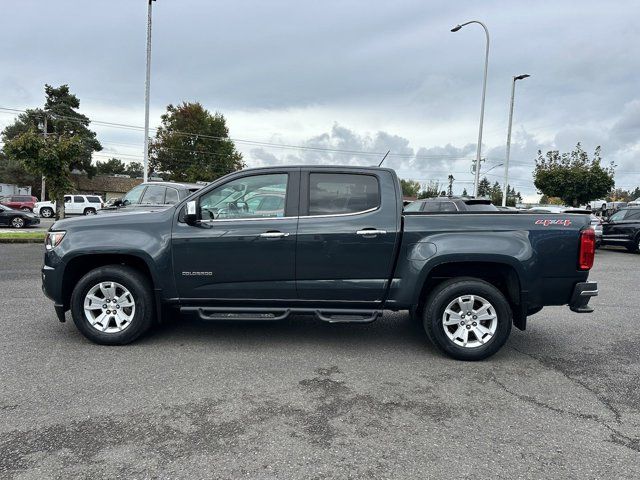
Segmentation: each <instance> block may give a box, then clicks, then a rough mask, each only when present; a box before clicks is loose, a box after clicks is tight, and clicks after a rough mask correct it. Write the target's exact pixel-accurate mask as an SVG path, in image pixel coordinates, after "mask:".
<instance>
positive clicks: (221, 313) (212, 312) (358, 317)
mask: <svg viewBox="0 0 640 480" xmlns="http://www.w3.org/2000/svg"><path fill="white" fill-rule="evenodd" d="M180 313H189V314H194V313H195V314H196V315H198V316H199V317H200V319H201V320H207V321H278V320H284V319H285V318H287V317H288V316H289V315H291V314H307V315H309V314H311V315H315V316H316V318H317V319H318V320H322V321H323V322H328V323H371V322H373V321H375V320H377V319H378V317H380V316H381V315H382V310H346V309H342V308H323V309H317V308H259V307H255V308H253V307H247V308H241V307H233V308H232V307H180Z"/></svg>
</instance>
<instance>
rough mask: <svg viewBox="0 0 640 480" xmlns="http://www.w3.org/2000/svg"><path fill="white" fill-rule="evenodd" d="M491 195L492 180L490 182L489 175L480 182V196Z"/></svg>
mask: <svg viewBox="0 0 640 480" xmlns="http://www.w3.org/2000/svg"><path fill="white" fill-rule="evenodd" d="M489 196H491V182H489V179H488V178H487V177H484V178H483V179H482V180H480V183H479V184H478V197H489Z"/></svg>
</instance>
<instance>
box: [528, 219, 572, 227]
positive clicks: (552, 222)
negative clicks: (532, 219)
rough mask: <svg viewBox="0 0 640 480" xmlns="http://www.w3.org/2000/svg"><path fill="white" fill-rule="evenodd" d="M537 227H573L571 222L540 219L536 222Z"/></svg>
mask: <svg viewBox="0 0 640 480" xmlns="http://www.w3.org/2000/svg"><path fill="white" fill-rule="evenodd" d="M536 225H544V226H545V227H548V226H549V225H563V226H565V227H568V226H569V225H571V220H550V219H548V218H547V219H539V220H536Z"/></svg>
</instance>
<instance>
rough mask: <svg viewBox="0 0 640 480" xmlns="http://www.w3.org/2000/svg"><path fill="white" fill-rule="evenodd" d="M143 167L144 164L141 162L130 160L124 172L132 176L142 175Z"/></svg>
mask: <svg viewBox="0 0 640 480" xmlns="http://www.w3.org/2000/svg"><path fill="white" fill-rule="evenodd" d="M143 169H144V166H143V165H142V164H141V163H140V162H129V163H127V167H126V169H125V171H124V173H125V174H126V175H129V176H130V177H131V178H137V177H142V170H143Z"/></svg>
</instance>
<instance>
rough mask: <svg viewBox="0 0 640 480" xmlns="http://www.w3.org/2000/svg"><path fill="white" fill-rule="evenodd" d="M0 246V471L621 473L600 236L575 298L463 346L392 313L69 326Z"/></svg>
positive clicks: (637, 423)
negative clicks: (457, 351)
mask: <svg viewBox="0 0 640 480" xmlns="http://www.w3.org/2000/svg"><path fill="white" fill-rule="evenodd" d="M41 253H42V246H41V245H0V259H1V265H2V266H1V267H0V292H1V298H2V302H1V304H2V307H1V308H0V327H1V328H2V336H1V337H0V378H1V379H2V389H1V390H0V477H2V478H34V479H42V478H50V477H56V478H71V477H82V478H114V477H125V478H234V479H235V478H282V479H291V478H304V479H311V478H314V479H329V478H332V479H333V478H417V477H427V478H486V477H493V478H509V479H512V478H581V479H582V478H617V479H619V478H639V477H640V381H639V380H640V349H639V348H638V345H640V333H639V329H638V322H639V321H640V313H639V310H638V302H639V300H638V298H639V297H638V281H639V280H640V274H639V266H640V255H633V254H629V253H626V252H625V251H621V250H620V251H615V250H604V251H603V250H601V251H599V252H598V254H597V258H596V266H595V268H594V270H593V273H592V276H591V278H592V279H595V280H597V281H598V282H599V283H600V296H599V297H597V298H596V299H595V301H594V302H593V305H594V306H595V307H596V312H595V313H593V314H591V315H578V314H574V313H571V312H570V311H569V310H568V308H560V307H557V308H556V307H554V308H547V309H545V310H543V311H542V312H540V313H539V314H537V315H535V316H534V317H531V318H530V321H529V328H528V330H527V331H526V332H520V331H518V330H515V329H514V331H513V333H512V335H511V338H510V340H509V341H508V343H507V346H506V347H505V348H504V349H503V350H502V351H501V352H499V353H498V354H497V355H496V356H494V357H492V358H491V359H489V360H488V361H484V362H481V363H463V362H457V361H454V360H450V359H448V358H445V357H443V356H442V355H440V354H439V353H437V352H436V351H435V349H434V347H432V346H431V345H430V344H429V343H428V342H427V340H426V339H425V337H424V335H423V333H422V332H421V331H420V330H419V329H418V328H416V326H415V325H414V324H413V323H412V322H411V321H410V320H409V318H408V316H407V315H405V314H387V315H385V317H384V318H383V319H382V320H380V321H378V322H377V323H374V324H370V325H329V324H324V323H321V322H319V321H316V320H315V319H313V318H311V317H296V318H294V319H290V320H287V321H284V322H282V323H278V324H259V323H253V324H242V325H238V324H233V323H222V324H220V323H210V324H207V323H202V322H200V321H196V320H189V319H176V320H174V321H172V322H170V323H169V324H167V325H164V326H163V327H161V328H160V330H158V331H156V332H155V333H154V334H153V335H151V336H148V337H146V338H144V339H143V340H141V341H139V342H137V343H135V344H133V345H129V346H126V347H102V346H97V345H93V344H91V343H89V342H88V341H86V340H85V339H84V338H83V337H82V336H81V335H80V334H79V333H78V332H77V331H76V329H75V327H74V325H73V323H72V322H71V321H70V320H68V321H67V323H64V324H61V323H59V322H58V321H57V319H56V317H55V314H54V312H53V308H52V305H51V303H50V301H48V300H47V299H45V298H44V296H43V295H42V294H41V291H40V280H39V266H40V262H41Z"/></svg>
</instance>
